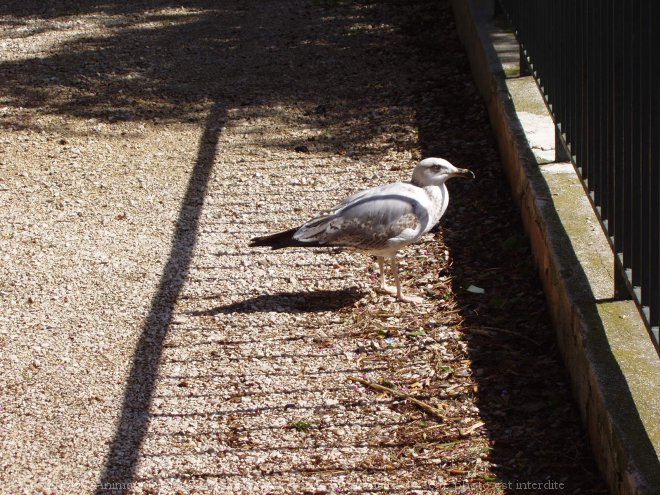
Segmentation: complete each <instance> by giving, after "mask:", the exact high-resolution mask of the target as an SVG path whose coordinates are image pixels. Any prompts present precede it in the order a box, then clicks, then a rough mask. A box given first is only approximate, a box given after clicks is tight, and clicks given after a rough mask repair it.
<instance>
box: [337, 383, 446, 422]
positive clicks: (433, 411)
mask: <svg viewBox="0 0 660 495" xmlns="http://www.w3.org/2000/svg"><path fill="white" fill-rule="evenodd" d="M348 379H349V380H350V381H352V382H357V383H361V384H362V385H364V386H365V387H369V388H372V389H374V390H378V391H379V392H386V393H388V394H390V395H393V396H395V397H399V398H400V399H406V400H409V401H410V402H412V403H413V404H415V405H416V406H417V407H419V408H420V409H422V410H424V411H426V412H427V413H429V414H430V415H431V416H435V417H436V418H438V419H439V420H441V421H444V420H445V417H444V416H443V415H442V413H441V412H440V410H439V409H438V408H437V407H433V406H432V405H431V404H428V403H426V402H424V401H422V400H419V399H416V398H415V397H413V396H412V395H410V394H407V393H405V392H401V391H400V390H397V389H394V388H389V387H386V386H384V385H379V384H378V383H374V382H370V381H369V380H365V379H364V378H359V377H357V376H349V377H348Z"/></svg>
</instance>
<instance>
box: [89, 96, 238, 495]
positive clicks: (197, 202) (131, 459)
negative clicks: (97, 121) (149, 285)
mask: <svg viewBox="0 0 660 495" xmlns="http://www.w3.org/2000/svg"><path fill="white" fill-rule="evenodd" d="M225 116H226V112H225V111H224V110H223V109H222V108H221V106H220V105H219V104H215V105H214V106H213V107H212V108H211V111H210V113H209V117H208V119H207V121H206V126H205V129H204V133H203V134H202V137H201V138H200V142H199V149H198V152H197V161H196V163H195V167H194V168H193V171H192V174H191V176H190V179H189V180H188V187H187V189H186V194H185V197H184V198H183V202H182V204H181V209H180V211H179V217H178V219H177V223H176V228H175V230H174V237H173V240H172V247H171V249H170V254H169V258H168V260H167V264H166V265H165V268H164V269H163V274H162V276H161V278H160V282H159V285H158V291H157V292H156V294H155V295H154V297H153V299H152V301H151V309H150V310H149V315H148V316H147V318H146V320H145V323H144V326H143V328H142V334H141V335H140V339H139V341H138V343H137V347H136V349H135V353H134V355H133V364H132V367H131V372H130V375H129V377H128V382H127V384H126V389H125V391H124V399H123V403H122V409H121V417H120V419H119V423H118V425H117V430H116V432H115V436H114V438H113V440H112V444H111V446H110V452H109V454H108V457H107V460H106V464H105V467H104V470H103V474H102V476H101V478H100V480H99V483H98V485H97V487H96V491H95V494H96V495H101V494H107V493H112V494H124V493H128V492H129V491H130V489H131V486H132V484H133V478H134V476H135V468H136V465H137V460H138V456H139V452H140V447H141V445H142V441H143V440H144V437H145V435H146V433H147V427H148V423H149V407H150V405H151V401H152V398H153V395H154V387H155V383H156V376H157V374H158V368H159V366H160V361H161V355H162V352H163V343H164V341H165V337H166V336H167V332H168V330H169V327H170V323H171V320H172V312H173V310H174V305H175V303H176V301H177V298H178V297H179V294H180V293H181V290H182V288H183V285H184V283H185V280H186V278H187V276H188V272H189V270H190V266H191V262H192V257H193V251H194V247H195V241H196V238H197V228H198V224H199V219H200V216H201V213H202V207H203V205H204V196H205V194H206V190H207V187H208V182H209V178H210V175H211V170H212V168H213V161H214V158H215V154H216V151H217V148H218V139H219V134H220V129H221V125H222V123H223V121H224V119H225Z"/></svg>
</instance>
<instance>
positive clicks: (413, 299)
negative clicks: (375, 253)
mask: <svg viewBox="0 0 660 495" xmlns="http://www.w3.org/2000/svg"><path fill="white" fill-rule="evenodd" d="M390 263H391V265H392V275H394V283H395V284H396V298H397V299H398V300H399V301H401V302H407V303H413V304H419V303H421V302H423V301H424V299H422V298H421V297H417V296H404V295H403V292H402V291H401V282H400V281H399V263H398V262H397V260H396V254H395V255H394V256H392V257H391V258H390Z"/></svg>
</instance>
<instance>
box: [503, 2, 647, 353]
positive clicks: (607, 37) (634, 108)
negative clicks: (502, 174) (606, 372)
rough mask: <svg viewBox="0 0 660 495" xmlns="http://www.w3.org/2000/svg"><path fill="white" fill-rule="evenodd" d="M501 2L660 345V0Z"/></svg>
mask: <svg viewBox="0 0 660 495" xmlns="http://www.w3.org/2000/svg"><path fill="white" fill-rule="evenodd" d="M499 3H500V6H501V10H502V12H504V14H505V15H506V17H507V18H508V19H509V21H510V23H511V25H512V27H513V30H514V32H515V34H516V37H517V39H518V42H519V43H520V46H521V49H520V53H521V54H522V55H524V56H525V57H526V59H527V60H526V61H521V65H522V64H523V62H527V65H528V66H529V67H530V68H531V73H532V75H533V76H534V78H535V79H536V82H537V84H538V86H539V88H540V89H541V91H542V93H543V96H544V99H545V101H546V103H547V105H548V109H549V110H550V112H551V113H552V116H553V119H554V122H555V126H556V128H557V136H558V137H560V138H561V141H562V142H563V144H564V145H565V148H566V150H568V153H567V154H566V155H563V156H565V157H566V158H570V160H572V161H573V164H574V165H575V168H576V170H577V171H578V174H579V175H580V178H581V179H582V183H583V185H584V188H585V191H586V192H587V193H588V194H589V198H590V199H591V202H592V204H593V206H594V209H595V210H596V213H597V214H598V216H599V218H600V221H601V223H602V225H603V229H604V230H605V232H606V234H607V236H608V239H609V241H610V244H611V246H612V249H613V251H614V254H615V256H614V258H615V273H616V277H615V278H616V280H615V282H614V284H615V293H616V295H617V297H628V296H630V297H631V298H632V299H634V300H635V302H636V303H637V305H638V307H639V310H640V313H641V315H642V317H643V318H644V320H645V322H646V324H647V326H648V329H649V332H650V334H651V337H652V339H653V342H654V344H655V346H656V348H658V349H660V342H659V336H658V327H659V326H660V96H659V93H660V0H499ZM557 156H558V158H560V157H561V156H562V155H561V153H558V155H557Z"/></svg>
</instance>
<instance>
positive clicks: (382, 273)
mask: <svg viewBox="0 0 660 495" xmlns="http://www.w3.org/2000/svg"><path fill="white" fill-rule="evenodd" d="M377 259H378V269H379V270H380V290H382V291H384V292H387V293H388V294H396V288H395V287H392V286H390V285H387V284H386V283H385V258H383V257H382V256H378V257H377Z"/></svg>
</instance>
